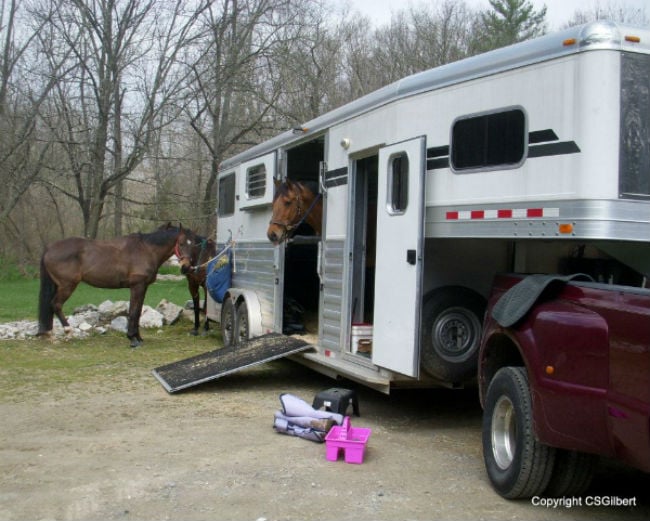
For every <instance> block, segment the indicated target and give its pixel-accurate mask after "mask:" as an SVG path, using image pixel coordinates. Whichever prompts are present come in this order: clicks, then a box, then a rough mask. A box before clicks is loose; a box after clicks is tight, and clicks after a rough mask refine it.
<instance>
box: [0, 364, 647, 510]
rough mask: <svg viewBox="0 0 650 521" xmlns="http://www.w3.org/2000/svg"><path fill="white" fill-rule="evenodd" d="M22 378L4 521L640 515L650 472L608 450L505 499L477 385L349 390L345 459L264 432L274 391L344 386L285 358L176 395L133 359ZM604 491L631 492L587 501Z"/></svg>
mask: <svg viewBox="0 0 650 521" xmlns="http://www.w3.org/2000/svg"><path fill="white" fill-rule="evenodd" d="M29 385H30V384H29V383H26V384H25V386H24V388H21V392H20V393H19V394H15V395H12V396H10V398H8V399H5V400H4V401H3V403H0V417H1V418H2V422H1V424H0V441H1V443H0V520H2V521H4V520H29V521H35V520H165V519H170V520H183V521H192V520H220V519H224V520H250V521H257V520H268V521H270V520H338V521H344V520H348V519H350V520H391V521H395V520H427V519H438V520H440V519H450V520H463V519H467V520H473V521H475V520H480V519H495V520H508V519H512V520H516V519H521V520H524V519H525V520H527V519H531V520H533V519H535V520H545V519H553V520H556V519H559V520H564V519H567V520H568V519H571V520H582V519H584V520H608V521H611V520H618V519H621V520H623V519H624V520H626V521H629V520H634V519H650V497H648V490H650V486H649V485H650V479H649V477H648V475H646V474H643V473H640V472H636V471H633V470H630V469H627V468H620V467H618V466H616V465H614V464H612V463H610V462H605V463H604V464H603V465H602V466H601V470H600V472H599V474H598V476H597V479H596V481H595V482H594V484H593V486H592V489H591V490H590V491H589V493H588V495H587V497H584V498H567V501H565V503H564V504H562V505H559V506H558V505H556V508H547V507H545V506H543V505H539V504H537V503H536V502H531V501H507V500H504V499H502V498H500V497H499V496H498V495H497V494H496V493H495V492H494V491H493V490H492V489H491V487H490V484H489V482H488V480H487V477H486V474H485V471H484V468H483V461H482V455H481V446H480V435H481V434H480V417H481V411H480V407H479V405H478V402H477V398H476V391H475V390H464V391H449V390H431V391H413V390H411V391H406V390H405V391H399V392H395V393H394V394H392V395H391V396H390V397H389V396H385V395H383V394H380V393H377V392H375V391H372V390H368V389H365V388H359V389H358V393H359V401H360V409H361V417H360V418H357V417H353V418H352V425H353V426H358V427H370V428H371V429H372V436H371V438H370V441H369V444H368V448H367V451H366V454H365V461H364V463H363V464H362V465H350V464H346V463H345V462H343V461H342V460H339V461H337V462H329V461H327V460H326V459H325V446H324V445H322V444H316V443H313V442H309V441H306V440H303V439H300V438H294V437H290V436H286V435H283V434H279V433H276V432H275V431H274V430H273V428H272V420H273V413H274V411H275V410H276V409H278V408H279V405H280V402H279V399H278V397H279V394H280V393H282V392H291V393H293V394H296V395H297V396H300V397H301V398H303V399H305V400H306V401H308V402H311V400H312V398H313V396H314V395H315V394H316V393H317V392H318V391H320V390H323V389H327V388H329V387H332V386H338V387H346V386H347V387H350V386H353V384H350V383H346V382H338V383H337V382H334V381H332V380H329V379H327V378H325V377H322V376H320V375H317V374H316V373H314V372H312V371H310V370H308V369H306V368H304V367H302V366H300V365H298V364H296V363H294V362H291V361H288V360H280V361H276V362H272V363H269V364H264V365H262V366H258V367H255V368H251V369H248V370H246V371H243V372H241V373H238V374H234V375H230V376H228V377H224V378H222V379H219V380H216V381H214V382H210V383H208V384H204V385H202V386H199V387H196V388H193V389H191V390H188V391H185V392H182V393H178V394H174V395H169V394H167V393H166V391H165V390H164V389H163V388H162V387H161V386H160V385H159V383H158V382H157V381H156V380H155V379H154V378H153V376H151V374H149V372H148V371H144V370H141V369H134V370H133V371H130V372H127V373H125V374H123V375H120V376H119V377H118V378H111V379H109V378H107V379H105V380H102V381H98V382H92V383H83V384H82V383H73V384H66V385H62V386H60V387H59V386H57V385H54V386H52V387H51V388H49V389H48V390H47V391H42V390H41V389H40V388H35V390H34V391H33V392H30V387H29ZM590 498H591V499H590ZM599 498H602V499H603V500H606V501H608V500H609V498H619V499H625V500H629V501H632V500H634V501H635V502H636V506H633V507H602V506H601V507H596V506H593V505H591V504H590V505H587V503H589V502H592V501H593V500H594V499H596V500H597V499H599ZM579 501H581V502H582V506H577V505H575V503H578V502H579ZM569 503H571V504H569ZM569 506H571V508H568V507H569Z"/></svg>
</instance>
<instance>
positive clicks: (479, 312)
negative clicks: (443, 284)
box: [420, 286, 486, 382]
mask: <svg viewBox="0 0 650 521" xmlns="http://www.w3.org/2000/svg"><path fill="white" fill-rule="evenodd" d="M485 305H486V303H485V299H484V298H483V297H482V296H481V295H479V294H478V293H476V292H474V291H472V290H470V289H468V288H463V287H460V286H450V287H447V288H443V289H440V290H437V291H435V292H433V293H431V294H430V295H429V296H427V297H426V298H425V302H424V306H423V310H422V328H421V331H422V333H421V341H420V345H421V348H422V355H421V358H420V363H421V365H422V368H423V369H424V370H425V371H426V372H427V373H428V374H430V375H431V376H433V377H434V378H437V379H439V380H442V381H445V382H460V381H463V380H466V379H468V378H470V377H473V376H475V375H476V364H477V361H478V351H479V344H480V340H481V331H482V320H483V314H484V313H485Z"/></svg>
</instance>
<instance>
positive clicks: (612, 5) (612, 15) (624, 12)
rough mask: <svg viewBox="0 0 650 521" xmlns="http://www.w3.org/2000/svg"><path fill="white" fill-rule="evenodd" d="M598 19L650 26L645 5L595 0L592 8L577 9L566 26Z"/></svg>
mask: <svg viewBox="0 0 650 521" xmlns="http://www.w3.org/2000/svg"><path fill="white" fill-rule="evenodd" d="M596 20H610V21H612V22H620V23H627V24H632V25H638V26H642V27H648V26H650V18H649V13H648V11H647V9H646V8H645V7H633V6H631V5H626V4H625V3H624V2H616V1H609V2H598V1H594V2H593V5H592V6H591V8H586V9H577V10H576V11H575V12H574V13H573V16H572V17H571V19H570V20H569V21H568V22H567V23H566V24H565V25H564V27H571V26H574V25H581V24H585V23H588V22H593V21H596Z"/></svg>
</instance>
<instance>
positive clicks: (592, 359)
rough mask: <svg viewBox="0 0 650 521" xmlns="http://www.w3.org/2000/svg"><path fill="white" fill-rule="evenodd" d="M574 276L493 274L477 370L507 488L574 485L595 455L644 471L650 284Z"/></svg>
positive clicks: (563, 490) (508, 493)
mask: <svg viewBox="0 0 650 521" xmlns="http://www.w3.org/2000/svg"><path fill="white" fill-rule="evenodd" d="M579 278H580V277H554V276H547V275H533V276H527V277H521V276H514V275H503V276H498V277H497V279H496V280H495V284H494V286H493V291H492V295H491V297H490V300H489V303H488V308H487V311H486V316H485V324H484V330H483V336H482V340H481V351H480V355H479V370H478V372H479V375H478V376H479V393H480V400H481V405H482V406H483V410H484V414H483V453H484V459H485V466H486V470H487V473H488V476H489V478H490V481H491V483H492V485H493V487H494V488H495V490H496V491H497V492H498V493H499V494H501V495H502V496H503V497H505V498H511V499H514V498H527V497H533V496H539V495H544V496H548V497H561V496H577V495H580V494H582V493H583V492H585V490H586V489H587V487H588V486H589V483H590V481H591V478H592V476H593V473H594V470H595V467H596V462H597V457H598V456H599V455H602V456H607V457H611V458H615V459H618V460H620V461H622V462H624V463H626V464H628V465H631V466H633V467H636V468H638V469H641V470H642V471H645V472H650V290H648V289H643V288H632V287H628V286H617V285H607V284H599V283H593V282H584V281H580V280H578V279H579Z"/></svg>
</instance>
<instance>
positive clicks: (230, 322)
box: [221, 297, 235, 347]
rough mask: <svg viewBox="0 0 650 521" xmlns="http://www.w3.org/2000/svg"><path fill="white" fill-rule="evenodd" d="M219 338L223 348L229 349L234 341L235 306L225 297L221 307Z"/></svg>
mask: <svg viewBox="0 0 650 521" xmlns="http://www.w3.org/2000/svg"><path fill="white" fill-rule="evenodd" d="M221 336H222V338H223V346H224V347H230V346H231V345H233V343H234V341H235V305H234V304H233V301H232V299H231V298H230V297H226V298H225V299H224V301H223V304H222V305H221Z"/></svg>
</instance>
